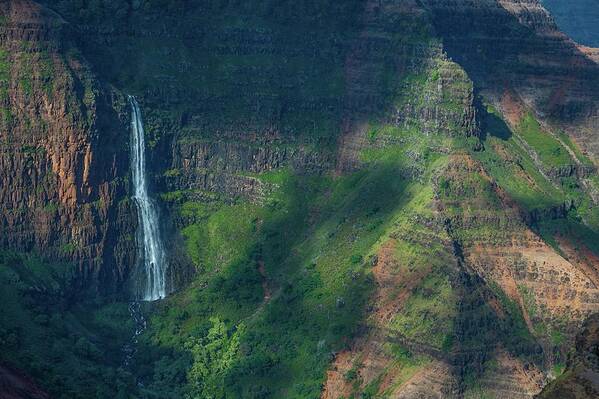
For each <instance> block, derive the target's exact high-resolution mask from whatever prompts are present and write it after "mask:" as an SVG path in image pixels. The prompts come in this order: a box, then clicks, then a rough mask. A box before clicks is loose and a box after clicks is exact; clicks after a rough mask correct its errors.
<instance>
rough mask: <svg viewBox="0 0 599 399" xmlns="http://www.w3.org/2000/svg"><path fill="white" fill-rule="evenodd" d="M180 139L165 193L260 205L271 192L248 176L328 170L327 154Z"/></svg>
mask: <svg viewBox="0 0 599 399" xmlns="http://www.w3.org/2000/svg"><path fill="white" fill-rule="evenodd" d="M242 140H243V139H242V138H239V140H238V141H237V142H236V141H231V140H218V141H207V140H204V141H199V140H189V139H187V140H186V139H182V140H179V141H176V142H175V143H174V144H173V147H172V163H171V164H170V165H169V166H170V168H169V169H168V171H167V173H166V174H165V176H164V184H165V186H166V189H167V190H168V191H177V190H203V191H211V192H215V193H220V194H225V196H226V197H228V198H229V199H234V198H237V197H242V198H249V199H251V200H252V201H258V202H259V201H260V200H261V199H263V198H264V197H265V196H266V194H267V193H268V192H269V191H270V189H269V187H268V185H267V184H265V183H262V182H261V181H260V180H259V179H257V178H255V177H252V176H248V174H259V173H263V172H268V171H273V170H276V169H280V168H290V169H292V170H293V171H295V172H296V173H299V174H306V173H310V174H320V173H324V172H325V171H327V170H330V169H331V167H332V164H333V162H334V160H333V159H332V154H331V153H330V152H328V151H326V150H325V151H322V149H321V150H317V149H314V148H310V147H309V146H304V145H291V144H284V143H277V142H276V141H269V142H264V141H247V140H245V141H242Z"/></svg>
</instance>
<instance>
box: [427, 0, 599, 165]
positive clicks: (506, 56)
mask: <svg viewBox="0 0 599 399" xmlns="http://www.w3.org/2000/svg"><path fill="white" fill-rule="evenodd" d="M423 4H424V5H425V7H426V8H427V9H428V10H430V12H431V15H432V21H433V24H434V27H435V30H436V32H437V34H438V35H440V36H441V37H442V38H443V42H444V48H445V50H446V51H447V53H448V54H449V56H450V57H452V58H453V59H454V60H455V61H456V62H457V63H459V64H460V65H461V66H462V67H463V68H464V69H465V70H466V72H467V73H468V75H469V76H470V77H471V78H472V79H473V81H474V83H475V86H476V87H477V88H478V89H479V90H480V91H481V92H482V94H483V95H484V96H486V97H487V98H489V99H491V101H494V102H495V103H500V102H501V99H502V98H503V97H504V96H506V95H510V93H511V92H513V93H516V95H517V97H518V98H519V100H520V101H521V102H522V104H524V105H526V106H527V107H528V108H530V109H533V110H535V111H536V113H537V114H538V115H539V116H540V117H541V118H542V119H544V120H546V121H548V122H550V123H551V124H553V125H555V126H557V127H558V128H560V129H563V130H565V131H567V132H568V134H570V136H571V137H572V138H573V139H574V140H575V141H576V142H577V143H578V144H579V145H581V147H582V148H583V150H584V151H587V152H588V153H589V154H591V155H592V156H593V157H598V155H599V140H597V137H598V135H597V131H599V94H598V93H599V78H598V76H599V66H598V65H597V64H596V63H595V62H593V61H592V60H591V59H589V58H588V57H587V56H586V55H585V54H584V53H583V52H581V51H580V50H579V49H578V47H577V45H576V44H575V43H574V42H573V41H572V40H571V39H569V38H568V37H567V36H565V35H564V34H563V33H561V32H560V31H559V29H558V28H557V26H556V25H555V22H554V21H553V19H552V18H551V16H550V15H549V13H548V12H547V11H546V10H545V9H544V8H543V7H542V6H541V4H540V3H539V2H538V1H536V0H511V1H508V0H483V1H472V0H460V1H455V0H454V1H450V0H427V1H425V2H423Z"/></svg>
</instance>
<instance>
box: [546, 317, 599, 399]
mask: <svg viewBox="0 0 599 399" xmlns="http://www.w3.org/2000/svg"><path fill="white" fill-rule="evenodd" d="M596 397H599V316H597V315H595V316H593V317H590V318H589V319H588V320H587V321H586V322H585V324H584V327H583V328H582V330H581V331H580V333H579V335H578V337H577V338H576V347H575V351H574V352H573V353H572V354H571V356H570V359H569V360H568V366H567V368H566V371H565V372H564V374H563V375H562V376H560V377H559V378H558V379H557V380H555V381H554V382H552V383H551V384H549V385H548V386H547V387H546V388H545V389H544V390H543V392H542V393H541V394H539V395H538V396H537V398H538V399H592V398H596Z"/></svg>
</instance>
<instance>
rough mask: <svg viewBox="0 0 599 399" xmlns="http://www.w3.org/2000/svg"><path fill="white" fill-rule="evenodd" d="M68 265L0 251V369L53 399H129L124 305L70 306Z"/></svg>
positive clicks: (131, 382)
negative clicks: (20, 373) (23, 373)
mask: <svg viewBox="0 0 599 399" xmlns="http://www.w3.org/2000/svg"><path fill="white" fill-rule="evenodd" d="M71 273H72V269H71V268H70V266H69V265H63V264H52V263H47V262H44V261H43V260H42V259H41V258H40V257H38V256H36V255H24V254H18V253H15V252H7V251H3V252H0V301H2V309H1V310H0V347H1V348H2V362H3V363H8V364H10V365H13V366H16V367H19V368H22V369H23V370H27V372H28V373H29V374H30V375H31V376H32V377H33V378H34V379H35V380H36V381H38V382H39V383H40V384H41V385H42V386H43V387H44V388H45V389H46V390H47V391H48V392H49V393H50V394H52V397H55V398H59V399H60V398H64V399H67V398H69V399H72V398H81V399H84V398H90V397H116V398H130V397H132V396H131V395H130V394H131V392H133V390H134V389H135V383H134V380H133V377H132V376H131V374H130V373H128V372H127V371H125V370H124V369H123V368H121V364H120V362H121V361H122V352H121V349H122V348H121V345H122V343H124V342H127V340H128V338H129V336H130V335H129V334H130V333H131V331H132V328H133V326H132V322H131V318H130V316H129V312H128V310H127V305H126V304H118V303H115V304H111V305H98V304H95V303H93V302H84V301H81V302H77V303H76V305H72V304H69V302H68V298H69V295H70V293H69V291H68V287H69V286H71V285H72V280H71V279H72V278H73V276H72V275H71Z"/></svg>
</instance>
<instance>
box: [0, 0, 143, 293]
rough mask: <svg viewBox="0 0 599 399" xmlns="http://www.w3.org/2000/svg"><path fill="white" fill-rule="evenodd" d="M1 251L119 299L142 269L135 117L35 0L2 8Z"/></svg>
mask: <svg viewBox="0 0 599 399" xmlns="http://www.w3.org/2000/svg"><path fill="white" fill-rule="evenodd" d="M0 15H1V16H2V22H1V23H0V70H1V72H0V73H1V75H2V76H0V86H1V88H0V107H1V111H2V121H1V129H0V170H1V172H0V215H1V216H0V237H1V238H0V245H1V246H2V247H4V248H12V249H16V250H20V251H36V252H39V253H41V254H43V255H44V256H45V257H46V258H49V259H52V260H56V261H64V262H69V263H73V264H75V265H76V270H75V271H74V272H73V275H74V280H75V282H76V284H77V285H78V286H79V287H83V286H90V285H92V286H95V287H102V289H105V290H106V291H114V290H117V289H118V287H119V285H120V284H122V283H123V281H124V280H125V278H126V275H127V269H128V267H129V266H128V265H130V264H132V258H131V255H130V254H131V253H133V251H131V249H132V246H133V241H132V240H129V239H128V237H132V232H133V227H134V223H132V222H131V218H130V215H131V209H130V206H129V203H128V201H127V200H126V198H127V189H128V187H127V179H126V173H127V169H128V167H127V146H128V133H127V122H128V115H127V114H126V113H125V112H124V111H123V112H121V111H118V110H124V108H123V107H124V99H123V98H122V96H120V95H119V94H118V93H117V92H116V91H114V90H113V89H112V88H111V87H109V86H107V85H104V84H102V83H100V82H99V81H98V80H97V79H96V78H95V76H94V74H93V73H92V71H91V69H90V67H89V66H88V65H87V64H86V62H85V60H83V59H81V58H80V57H79V56H78V55H77V50H76V48H75V47H73V46H72V43H71V41H70V37H71V35H70V34H69V29H70V28H69V25H68V24H67V23H66V22H65V21H64V20H62V19H61V18H60V17H59V16H58V15H56V14H54V13H53V12H51V11H49V10H47V9H45V8H43V7H41V6H39V5H38V4H36V3H34V2H32V1H29V0H16V1H10V2H4V3H2V4H1V5H0Z"/></svg>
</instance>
